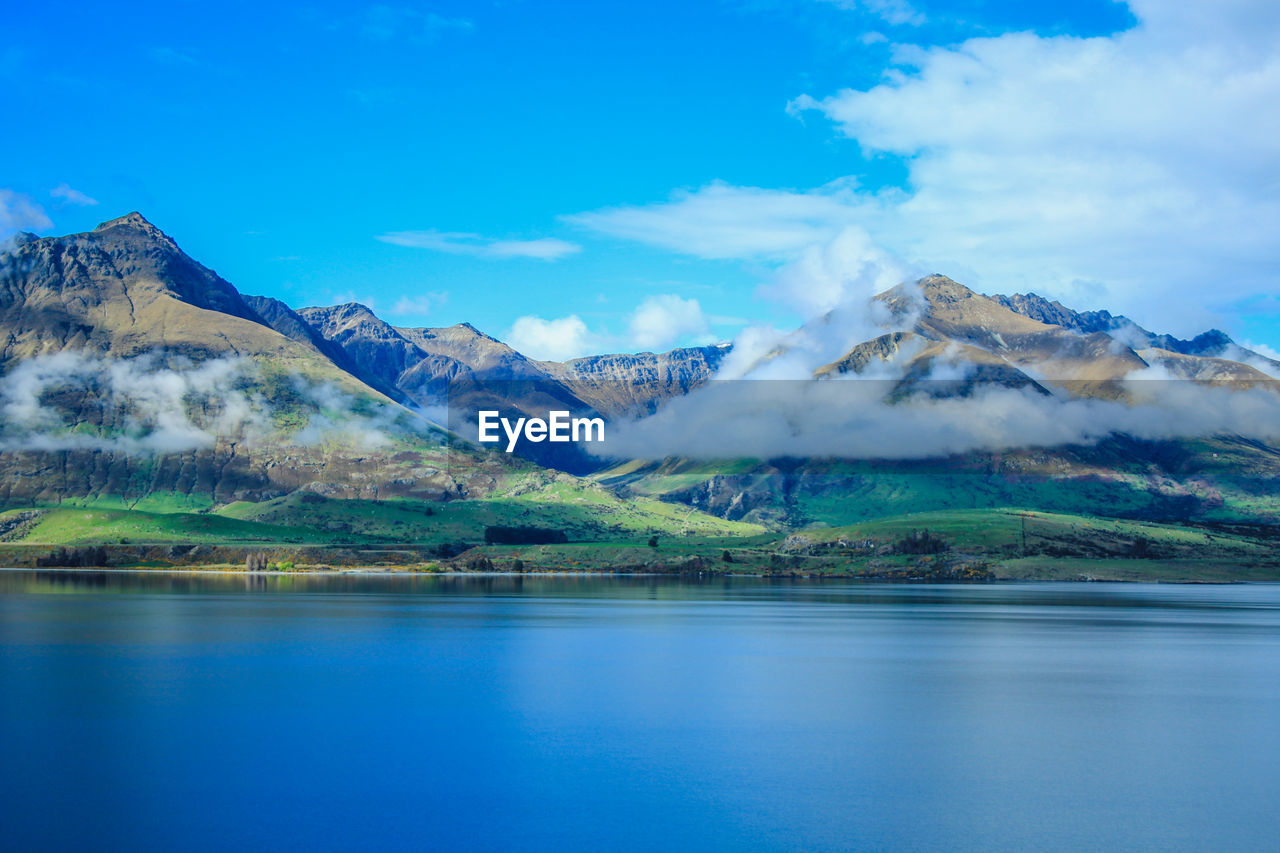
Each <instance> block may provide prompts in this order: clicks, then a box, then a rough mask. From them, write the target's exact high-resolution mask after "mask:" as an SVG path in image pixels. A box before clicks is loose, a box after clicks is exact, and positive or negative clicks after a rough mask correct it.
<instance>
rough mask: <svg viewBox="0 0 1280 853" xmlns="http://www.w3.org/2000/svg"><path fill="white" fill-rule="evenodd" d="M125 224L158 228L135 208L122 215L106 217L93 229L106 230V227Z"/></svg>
mask: <svg viewBox="0 0 1280 853" xmlns="http://www.w3.org/2000/svg"><path fill="white" fill-rule="evenodd" d="M125 225H131V226H135V227H138V228H155V229H156V230H157V231H159V230H160V229H158V228H156V227H155V226H154V225H152V224H151V222H149V221H148V220H147V218H146V217H145V216H143V215H142V214H141V213H139V212H138V211H136V210H134V211H130V212H129V213H126V214H125V215H124V216H117V217H116V218H115V219H108V220H107V221H106V222H103V223H100V224H99V225H98V227H97V228H95V229H93V230H94V231H106V230H107V229H108V228H117V227H120V226H125Z"/></svg>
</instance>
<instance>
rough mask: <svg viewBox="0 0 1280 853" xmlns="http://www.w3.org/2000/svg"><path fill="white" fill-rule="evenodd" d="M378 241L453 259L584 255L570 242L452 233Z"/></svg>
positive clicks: (391, 235) (394, 234) (402, 234)
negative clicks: (464, 256)
mask: <svg viewBox="0 0 1280 853" xmlns="http://www.w3.org/2000/svg"><path fill="white" fill-rule="evenodd" d="M376 239H378V240H380V241H382V242H383V243H391V244H392V245H395V246H409V247H411V248H415V249H430V250H432V251H435V252H446V253H448V254H451V255H472V256H475V257H480V258H534V259H537V260H541V261H554V260H558V259H560V258H563V257H565V256H566V255H574V254H577V253H578V252H580V251H582V247H581V246H579V245H578V244H576V243H570V242H568V241H567V240H558V239H556V238H554V237H544V238H542V239H538V240H493V239H489V238H486V237H482V236H480V235H479V234H467V233H461V232H453V231H391V232H388V233H386V234H379V235H378V236H377V238H376Z"/></svg>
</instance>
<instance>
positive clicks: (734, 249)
mask: <svg viewBox="0 0 1280 853" xmlns="http://www.w3.org/2000/svg"><path fill="white" fill-rule="evenodd" d="M846 196H847V193H846V192H844V191H842V190H841V189H840V188H833V191H832V192H812V193H796V192H791V191H787V190H768V189H759V188H756V187H735V186H730V185H728V184H724V183H719V182H717V183H713V184H710V185H709V186H706V187H703V188H701V189H699V190H694V191H689V190H678V191H677V192H675V193H673V194H672V196H671V199H670V200H669V201H667V202H663V203H659V204H654V205H647V206H639V207H614V208H606V209H604V210H597V211H591V212H588V213H578V214H574V215H572V216H567V217H565V219H566V221H568V222H571V223H573V224H575V225H580V226H583V227H586V228H590V229H592V230H593V231H599V232H601V233H603V234H608V235H610V236H613V237H621V238H623V239H627V240H636V241H638V242H641V243H649V244H651V245H655V246H660V247H662V248H664V249H670V250H672V251H676V252H680V253H682V254H687V255H693V256H695V257H699V258H713V259H723V258H759V257H776V256H779V255H786V254H788V253H793V252H795V251H797V250H799V249H803V248H804V247H806V246H811V245H813V244H815V243H819V242H823V241H825V240H830V239H832V238H834V237H835V236H836V235H837V234H838V233H839V232H840V229H841V228H842V227H843V226H844V225H846V224H852V223H854V222H856V221H857V220H858V218H859V214H858V211H857V210H856V209H854V208H852V207H851V206H850V201H851V199H849V198H847V197H846Z"/></svg>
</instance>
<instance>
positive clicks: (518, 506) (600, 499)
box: [0, 213, 1280, 581]
mask: <svg viewBox="0 0 1280 853" xmlns="http://www.w3.org/2000/svg"><path fill="white" fill-rule="evenodd" d="M0 331H2V332H3V337H2V338H0V561H3V563H4V564H5V565H9V566H48V567H66V566H113V567H138V568H147V567H152V568H169V567H184V566H185V567H193V566H206V567H223V568H241V567H245V566H246V565H249V566H252V567H254V568H258V569H263V570H269V571H289V570H294V571H299V570H308V569H314V568H324V567H335V568H346V567H370V566H373V567H382V568H387V569H403V570H413V571H449V570H457V571H492V570H496V571H626V572H693V573H704V574H705V573H726V574H731V573H753V574H759V573H763V574H771V575H777V576H792V575H836V576H850V577H862V578H868V579H896V580H992V579H1002V578H1020V579H1050V578H1053V579H1118V580H1138V579H1141V580H1171V581H1236V580H1275V579H1280V490H1278V489H1277V486H1278V485H1280V479H1278V478H1280V449H1278V446H1277V441H1276V437H1277V435H1280V382H1277V379H1276V377H1278V376H1280V363H1277V362H1275V361H1272V360H1270V359H1268V358H1265V357H1264V356H1262V355H1260V354H1258V353H1255V352H1251V351H1249V350H1248V349H1246V348H1244V347H1241V346H1240V345H1238V344H1237V343H1235V342H1234V341H1232V340H1231V338H1230V337H1228V336H1227V335H1225V334H1223V333H1222V332H1219V331H1214V330H1209V331H1206V332H1205V333H1204V334H1201V335H1199V336H1197V337H1195V338H1192V339H1190V340H1181V339H1178V338H1174V337H1171V336H1169V335H1165V334H1159V333H1156V332H1151V331H1149V330H1147V329H1144V328H1142V327H1141V326H1139V325H1138V324H1136V323H1134V322H1132V321H1131V320H1129V319H1127V318H1125V317H1119V316H1113V315H1111V314H1109V313H1107V312H1105V311H1093V312H1076V311H1072V310H1070V309H1069V308H1066V307H1064V306H1062V305H1060V304H1058V303H1057V302H1051V301H1048V300H1046V299H1043V298H1041V297H1039V296H1036V295H1034V294H1018V295H1013V296H990V297H989V296H984V295H982V294H979V293H976V292H974V291H973V290H970V289H969V288H967V287H965V286H964V285H962V284H960V283H958V282H955V281H952V280H951V279H949V278H946V277H945V276H940V275H935V276H929V277H926V278H924V279H922V280H920V281H919V282H910V283H904V284H902V285H900V286H899V287H896V288H894V289H892V290H890V291H887V292H885V293H882V294H879V295H877V296H875V298H874V299H871V300H870V301H869V302H868V303H867V304H866V305H861V306H850V308H849V309H848V310H847V311H844V310H840V311H834V312H832V313H830V314H828V315H827V316H824V317H820V318H817V319H815V320H814V321H812V322H810V323H808V324H806V325H805V326H803V327H801V328H800V329H797V330H795V331H794V332H793V333H791V334H789V335H785V336H782V337H780V338H779V339H777V340H774V341H771V342H769V344H768V346H766V347H763V348H760V349H759V350H758V351H747V350H746V349H745V348H744V347H742V346H737V347H735V346H732V345H730V344H720V345H713V346H703V347H691V348H682V349H676V350H672V351H670V352H664V353H636V354H605V355H596V356H590V357H586V358H579V359H573V360H570V361H565V362H548V361H538V360H535V359H531V358H528V357H526V356H524V355H523V354H521V353H520V352H517V351H516V350H515V349H512V348H511V347H510V346H508V345H506V344H504V343H503V342H502V341H500V340H498V339H496V338H494V337H491V336H489V335H487V334H485V333H484V332H482V331H480V330H478V329H476V328H474V327H472V326H470V325H468V324H465V323H464V324H460V325H456V326H450V327H446V328H402V327H396V326H393V325H391V324H388V323H387V322H385V321H384V320H382V319H381V318H379V317H378V316H377V315H376V314H375V313H374V312H373V311H371V310H370V309H369V308H367V307H365V306H362V305H359V304H354V303H352V304H345V305H335V306H328V307H301V308H293V307H291V306H289V305H286V304H285V303H283V302H281V301H279V300H276V299H271V298H268V297H258V296H249V295H245V294H241V293H240V292H239V291H238V290H237V289H236V288H235V287H234V286H233V285H232V284H231V283H230V282H227V281H225V280H224V279H222V278H221V277H219V276H218V275H217V274H216V273H215V272H214V271H213V270H211V269H209V268H207V267H205V266H203V265H202V264H201V263H199V262H198V261H196V260H194V259H192V258H191V257H189V256H187V255H186V254H185V253H184V252H183V251H182V250H181V249H180V248H179V246H178V244H177V243H176V242H175V241H174V240H173V239H172V238H171V237H170V236H168V235H167V234H165V233H164V232H162V231H161V230H160V229H158V228H156V227H155V226H154V225H153V224H151V223H150V222H148V221H147V220H146V219H145V218H143V217H142V216H141V215H139V214H137V213H131V214H129V215H127V216H123V217H120V218H118V219H113V220H110V221H108V222H105V223H103V224H102V225H100V226H99V227H98V228H96V229H95V230H93V231H91V232H86V233H82V234H72V235H67V236H61V237H37V236H35V235H32V234H20V235H19V236H18V237H17V238H16V239H15V240H14V241H13V242H12V244H11V245H10V246H8V247H7V248H6V249H5V250H4V252H3V254H0ZM481 408H494V409H497V410H500V411H503V412H504V413H507V412H509V413H512V414H519V415H528V414H534V413H540V414H545V413H546V412H547V411H548V410H550V409H561V410H567V411H571V412H574V413H582V414H590V415H593V416H600V417H602V418H605V419H606V420H607V422H608V424H609V431H610V436H611V438H610V441H609V442H607V443H606V444H605V446H604V448H603V450H596V449H590V448H584V447H582V446H577V445H571V446H566V445H551V444H531V445H526V446H524V447H523V453H522V455H517V454H507V453H504V452H502V451H501V449H496V450H495V449H494V448H493V447H492V446H481V445H478V444H476V443H475V442H474V441H473V440H468V438H467V436H468V433H467V429H468V428H469V425H470V422H469V420H468V419H469V418H474V414H475V412H476V411H477V410H478V409H481Z"/></svg>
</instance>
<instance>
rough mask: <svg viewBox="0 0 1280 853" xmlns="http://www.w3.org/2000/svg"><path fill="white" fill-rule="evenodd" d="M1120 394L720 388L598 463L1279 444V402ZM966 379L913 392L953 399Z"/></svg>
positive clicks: (1200, 393)
mask: <svg viewBox="0 0 1280 853" xmlns="http://www.w3.org/2000/svg"><path fill="white" fill-rule="evenodd" d="M1148 376H1149V378H1135V379H1132V380H1127V381H1126V382H1125V383H1124V387H1125V390H1126V391H1127V392H1128V394H1129V398H1130V399H1129V400H1128V401H1123V400H1102V399H1089V398H1072V397H1066V396H1054V395H1045V394H1043V393H1040V392H1038V391H1036V390H1033V389H1031V388H1004V387H999V386H992V385H987V386H981V387H979V388H978V389H977V390H976V392H975V393H973V394H972V395H968V396H940V397H934V396H931V395H929V394H928V393H920V394H916V395H913V396H911V397H909V398H907V399H903V400H899V401H896V402H893V403H889V402H887V401H886V400H887V398H888V397H890V396H891V394H892V393H893V391H894V389H895V387H896V383H895V382H894V381H893V380H886V379H862V378H859V379H835V380H830V381H821V382H814V381H811V380H809V381H805V380H781V381H771V380H768V379H764V380H750V379H748V380H737V381H716V382H712V383H710V384H708V385H706V386H704V387H702V388H699V389H697V390H695V391H693V392H692V393H690V394H689V395H687V396H685V397H680V398H676V399H673V400H670V401H668V402H667V403H666V404H665V405H664V406H663V407H662V408H661V409H659V410H658V411H657V412H656V413H655V414H653V415H651V416H649V417H645V418H641V419H639V420H635V421H631V422H628V423H619V424H616V425H611V427H610V432H609V435H608V440H607V442H606V443H605V444H604V445H603V446H602V447H601V448H599V449H598V450H597V449H596V448H592V451H593V452H599V453H600V454H601V455H606V456H610V457H617V458H639V459H663V458H666V457H688V458H693V459H712V460H716V459H735V458H754V459H770V458H776V457H795V458H811V457H819V458H822V457H829V458H843V459H894V460H898V459H928V458H934V457H941V456H948V455H951V454H962V453H970V452H976V451H1002V450H1014V449H1023V448H1037V447H1038V448H1049V447H1061V446H1064V445H1092V444H1096V443H1097V442H1099V441H1101V440H1102V439H1105V438H1107V437H1109V436H1112V435H1116V434H1124V435H1128V436H1130V437H1132V438H1138V439H1152V440H1163V439H1177V438H1192V437H1201V436H1213V435H1239V436H1245V437H1248V438H1252V439H1257V440H1262V441H1274V440H1275V439H1276V438H1277V436H1280V394H1277V393H1276V392H1275V391H1274V390H1271V389H1266V388H1255V389H1247V390H1242V389H1239V388H1227V387H1213V386H1206V385H1197V384H1193V383H1191V382H1186V381H1180V380H1171V379H1168V378H1167V377H1166V376H1164V375H1162V374H1160V372H1159V371H1153V372H1151V373H1150V374H1149V375H1148ZM963 378H964V376H963V371H959V372H957V371H954V370H943V371H939V372H937V373H936V374H935V376H934V377H933V378H932V379H929V380H926V381H925V382H924V383H922V384H917V386H916V387H917V389H918V390H922V391H926V392H927V391H928V390H930V389H929V387H928V386H929V385H931V384H933V385H937V386H938V387H939V388H940V389H946V390H948V391H949V390H950V389H952V388H954V386H955V383H957V382H959V381H962V380H963Z"/></svg>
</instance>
